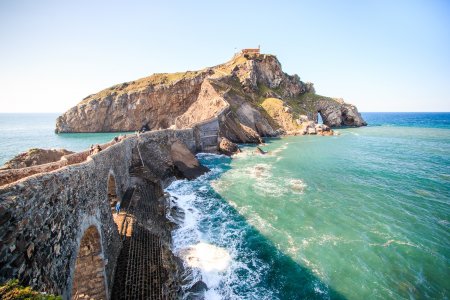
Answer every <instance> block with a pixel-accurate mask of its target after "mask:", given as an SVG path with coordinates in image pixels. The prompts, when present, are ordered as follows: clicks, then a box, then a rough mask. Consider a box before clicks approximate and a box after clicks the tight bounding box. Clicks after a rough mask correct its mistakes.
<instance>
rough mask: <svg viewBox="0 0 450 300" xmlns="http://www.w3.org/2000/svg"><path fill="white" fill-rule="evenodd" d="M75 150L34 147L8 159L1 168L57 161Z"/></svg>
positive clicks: (17, 167)
mask: <svg viewBox="0 0 450 300" xmlns="http://www.w3.org/2000/svg"><path fill="white" fill-rule="evenodd" d="M72 153H74V152H72V151H69V150H66V149H49V150H47V149H38V148H32V149H30V150H28V151H27V152H23V153H20V154H19V155H17V156H15V157H14V158H13V159H11V160H9V161H7V162H6V163H5V164H4V165H3V166H1V167H0V170H8V169H20V168H26V167H31V166H37V165H42V164H47V163H51V162H55V161H58V160H60V159H61V157H63V156H64V155H68V154H72Z"/></svg>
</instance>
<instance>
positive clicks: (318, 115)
mask: <svg viewBox="0 0 450 300" xmlns="http://www.w3.org/2000/svg"><path fill="white" fill-rule="evenodd" d="M315 121H316V123H317V124H324V118H323V115H322V112H321V111H320V110H319V111H318V112H317V120H315Z"/></svg>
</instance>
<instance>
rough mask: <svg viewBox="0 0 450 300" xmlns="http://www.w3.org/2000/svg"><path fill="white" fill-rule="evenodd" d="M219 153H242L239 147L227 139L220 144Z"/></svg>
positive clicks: (223, 139)
mask: <svg viewBox="0 0 450 300" xmlns="http://www.w3.org/2000/svg"><path fill="white" fill-rule="evenodd" d="M219 151H220V152H221V153H223V154H225V155H232V154H234V153H236V152H240V149H239V147H238V145H236V144H235V143H233V142H231V141H230V140H229V139H227V138H222V139H221V141H220V143H219Z"/></svg>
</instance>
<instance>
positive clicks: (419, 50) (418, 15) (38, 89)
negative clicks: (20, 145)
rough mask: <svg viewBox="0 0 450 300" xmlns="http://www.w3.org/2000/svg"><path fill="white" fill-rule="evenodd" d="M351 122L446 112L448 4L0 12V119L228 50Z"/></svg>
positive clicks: (162, 5)
mask: <svg viewBox="0 0 450 300" xmlns="http://www.w3.org/2000/svg"><path fill="white" fill-rule="evenodd" d="M258 45H261V50H262V52H264V53H272V54H276V55H277V56H278V59H279V60H280V61H281V63H282V64H283V68H284V71H285V72H287V73H289V74H294V73H297V74H298V75H299V76H300V78H301V79H302V80H303V81H311V82H314V84H315V87H316V90H317V92H318V93H319V94H323V95H327V96H333V97H343V98H344V99H345V100H346V101H348V102H350V103H353V104H355V105H357V106H358V108H359V110H360V111H450V1H445V0H443V1H439V0H436V1H433V0H423V1H399V0H396V1H392V0H389V1H357V0H355V1H346V0H340V1H313V0H310V1H271V2H269V1H230V0H227V1H211V0H210V1H194V0H191V1H99V0H96V1H92V0H89V1H56V0H55V1H45V0H40V1H34V0H33V1H31V0H30V1H25V0H22V1H18V0H1V1H0V89H1V93H0V104H1V105H0V112H63V111H65V110H67V109H69V108H70V107H72V106H74V105H75V104H76V103H78V102H79V101H81V100H82V98H84V97H85V96H87V95H89V94H92V93H95V92H97V91H99V90H101V89H103V88H106V87H109V86H111V85H113V84H116V83H120V82H124V81H130V80H134V79H137V78H140V77H145V76H148V75H150V74H152V73H155V72H175V71H184V70H195V69H200V68H203V67H206V66H212V65H216V64H219V63H222V62H224V61H227V60H228V59H230V58H231V56H232V55H233V52H234V51H235V48H237V49H240V48H246V47H257V46H258Z"/></svg>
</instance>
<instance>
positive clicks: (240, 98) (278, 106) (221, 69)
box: [56, 54, 366, 143]
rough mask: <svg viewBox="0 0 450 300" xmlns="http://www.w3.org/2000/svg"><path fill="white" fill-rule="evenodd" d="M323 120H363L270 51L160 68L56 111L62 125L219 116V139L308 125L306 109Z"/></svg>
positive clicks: (135, 125) (68, 128)
mask: <svg viewBox="0 0 450 300" xmlns="http://www.w3.org/2000/svg"><path fill="white" fill-rule="evenodd" d="M318 114H320V115H321V116H322V119H323V122H324V124H325V125H327V126H330V127H337V126H364V125H366V123H365V121H364V120H363V119H362V117H361V115H360V114H359V113H358V110H357V109H356V107H355V106H353V105H350V104H346V103H345V102H343V101H342V100H340V99H333V98H329V97H323V96H319V95H316V94H315V89H314V85H313V84H312V83H304V82H303V81H301V80H300V77H299V76H298V75H288V74H286V73H284V72H283V71H282V67H281V64H280V62H279V61H278V59H277V58H276V57H275V56H274V55H268V54H238V55H235V56H234V57H233V59H232V60H230V61H229V62H227V63H225V64H221V65H218V66H215V67H211V68H206V69H203V70H200V71H194V72H192V71H189V72H185V73H174V74H154V75H152V76H150V77H146V78H142V79H139V80H136V81H132V82H127V83H123V84H119V85H115V86H113V87H111V88H109V89H106V90H103V91H101V92H99V93H97V94H94V95H90V96H88V97H87V98H85V99H84V100H83V101H81V102H80V103H79V104H78V105H77V106H75V107H73V108H71V109H70V110H69V111H67V112H66V113H64V114H63V115H62V116H60V117H59V118H58V119H57V123H56V132H105V131H107V132H111V131H135V130H139V129H140V128H141V127H142V126H144V125H147V126H148V128H149V129H151V130H154V129H164V128H187V127H192V126H194V125H195V124H197V123H199V122H205V121H207V120H211V119H212V118H215V117H219V119H220V124H219V125H220V126H219V127H220V128H219V139H218V140H220V138H222V137H226V138H227V139H228V140H230V141H231V142H235V143H241V142H251V143H257V142H260V141H261V137H263V136H276V135H279V134H281V133H285V132H287V133H290V132H294V133H296V132H298V131H301V130H302V122H303V121H302V116H303V117H304V116H307V117H308V119H309V120H313V121H316V122H317V116H318Z"/></svg>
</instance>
